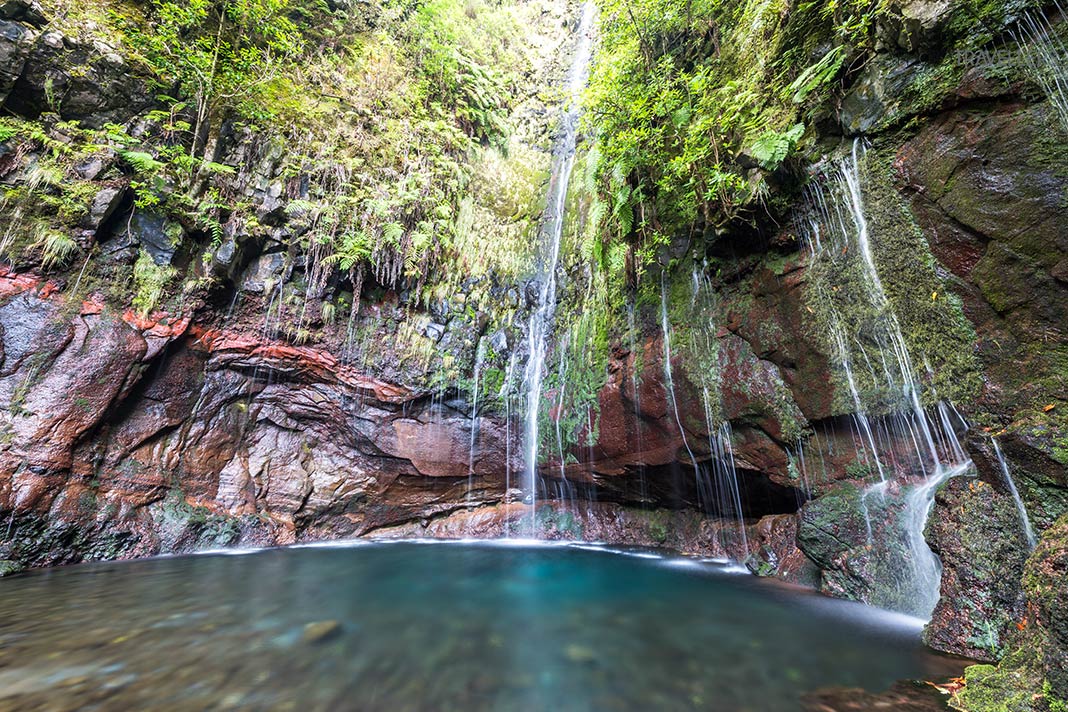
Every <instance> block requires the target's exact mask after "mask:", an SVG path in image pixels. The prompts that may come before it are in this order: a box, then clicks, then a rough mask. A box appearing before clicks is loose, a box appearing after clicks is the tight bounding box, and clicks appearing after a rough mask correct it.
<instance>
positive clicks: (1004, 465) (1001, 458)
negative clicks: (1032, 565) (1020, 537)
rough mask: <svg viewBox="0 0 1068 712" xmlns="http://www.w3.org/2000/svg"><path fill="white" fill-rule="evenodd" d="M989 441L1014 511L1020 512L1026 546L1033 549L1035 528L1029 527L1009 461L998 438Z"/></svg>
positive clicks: (1036, 543) (1028, 520) (1028, 518)
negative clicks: (1003, 477)
mask: <svg viewBox="0 0 1068 712" xmlns="http://www.w3.org/2000/svg"><path fill="white" fill-rule="evenodd" d="M990 442H991V443H993V444H994V454H995V455H996V456H997V458H998V465H999V466H1001V474H1002V475H1004V476H1005V484H1006V485H1008V487H1009V492H1010V493H1011V494H1012V501H1013V502H1015V503H1016V511H1018V512H1019V513H1020V523H1021V524H1022V525H1023V532H1024V536H1025V537H1026V538H1027V546H1028V547H1030V548H1031V549H1032V550H1034V548H1035V547H1036V546H1038V540H1037V539H1036V538H1035V530H1034V529H1032V528H1031V519H1030V517H1028V516H1027V507H1025V506H1024V502H1023V498H1022V497H1020V491H1019V490H1018V489H1016V483H1015V482H1014V481H1013V479H1012V473H1011V472H1010V471H1009V463H1008V462H1007V461H1006V460H1005V455H1004V454H1003V453H1002V452H1001V446H1000V445H998V439H997V438H995V437H991V438H990Z"/></svg>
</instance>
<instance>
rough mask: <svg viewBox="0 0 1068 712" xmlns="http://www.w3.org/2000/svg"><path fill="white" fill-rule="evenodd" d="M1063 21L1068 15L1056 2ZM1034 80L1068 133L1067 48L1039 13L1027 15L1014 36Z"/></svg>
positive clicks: (1021, 20) (1065, 20)
mask: <svg viewBox="0 0 1068 712" xmlns="http://www.w3.org/2000/svg"><path fill="white" fill-rule="evenodd" d="M1054 5H1055V6H1056V8H1057V12H1058V14H1059V15H1060V18H1061V22H1062V23H1063V22H1068V14H1065V12H1064V9H1063V8H1062V7H1061V6H1060V4H1058V3H1054ZM1015 34H1016V35H1017V37H1016V39H1017V41H1018V42H1019V43H1020V45H1021V48H1022V50H1023V51H1022V52H1021V53H1020V55H1021V56H1022V57H1023V59H1024V62H1025V63H1026V65H1027V70H1028V74H1029V75H1030V76H1031V79H1032V80H1033V81H1034V82H1035V83H1036V84H1038V85H1039V86H1040V87H1042V91H1043V92H1045V94H1046V96H1047V97H1048V98H1049V100H1050V103H1051V104H1052V105H1053V108H1054V109H1055V110H1056V111H1057V118H1058V120H1059V121H1060V123H1061V127H1062V128H1063V129H1064V130H1065V131H1066V132H1068V47H1065V45H1064V42H1063V41H1062V40H1061V39H1060V37H1059V36H1058V34H1057V30H1056V28H1054V27H1053V25H1051V24H1050V21H1049V20H1048V19H1046V16H1045V15H1043V14H1041V13H1040V12H1029V13H1025V14H1024V15H1023V17H1022V18H1021V19H1020V25H1019V29H1018V31H1017V32H1016V33H1015Z"/></svg>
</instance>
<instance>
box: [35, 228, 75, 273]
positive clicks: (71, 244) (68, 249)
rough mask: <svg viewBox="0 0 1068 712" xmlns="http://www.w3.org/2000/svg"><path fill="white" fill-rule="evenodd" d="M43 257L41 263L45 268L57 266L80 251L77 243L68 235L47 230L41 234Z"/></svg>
mask: <svg viewBox="0 0 1068 712" xmlns="http://www.w3.org/2000/svg"><path fill="white" fill-rule="evenodd" d="M41 244H42V248H43V254H44V256H43V258H42V260H41V264H43V265H44V266H45V268H50V267H59V266H62V265H63V264H65V263H66V262H67V261H68V260H69V259H70V258H71V257H73V256H74V255H75V254H77V253H78V252H80V251H81V248H80V247H78V243H77V242H75V241H74V238H72V237H71V236H70V235H68V234H66V233H63V232H58V231H52V230H48V231H45V233H44V234H43V235H42V236H41Z"/></svg>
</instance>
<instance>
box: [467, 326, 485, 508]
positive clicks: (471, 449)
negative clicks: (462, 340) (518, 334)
mask: <svg viewBox="0 0 1068 712" xmlns="http://www.w3.org/2000/svg"><path fill="white" fill-rule="evenodd" d="M485 360H486V349H485V342H484V340H483V339H479V340H478V346H477V347H476V348H475V370H474V373H473V374H472V377H471V378H472V384H471V394H472V395H471V439H470V442H469V443H468V448H467V503H468V506H470V504H471V490H472V488H473V487H474V478H475V453H476V452H477V450H478V432H479V426H480V425H481V418H479V415H478V390H479V382H480V381H481V380H482V366H483V364H484V363H485Z"/></svg>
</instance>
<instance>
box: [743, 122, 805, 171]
mask: <svg viewBox="0 0 1068 712" xmlns="http://www.w3.org/2000/svg"><path fill="white" fill-rule="evenodd" d="M804 133H805V126H804V124H797V125H795V126H793V127H791V128H790V130H789V131H787V132H785V133H778V132H776V131H769V132H768V133H766V134H764V135H763V136H761V137H760V138H758V139H757V140H756V142H755V143H754V144H753V147H752V149H751V151H752V154H753V158H755V159H756V160H757V162H758V163H759V164H760V165H761V167H762V168H765V169H767V170H775V169H776V168H778V167H779V166H780V165H782V162H783V161H785V160H786V157H787V156H789V155H790V152H791V151H793V150H794V148H795V147H796V146H797V142H798V140H800V138H801V136H802V135H803V134H804Z"/></svg>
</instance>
